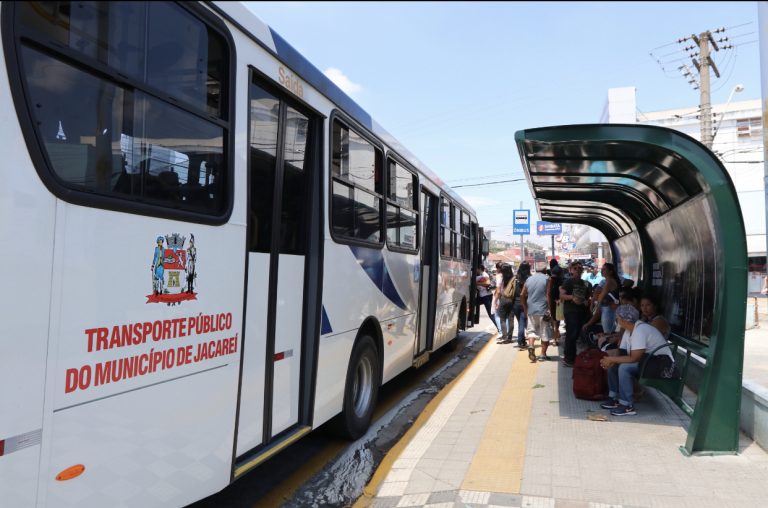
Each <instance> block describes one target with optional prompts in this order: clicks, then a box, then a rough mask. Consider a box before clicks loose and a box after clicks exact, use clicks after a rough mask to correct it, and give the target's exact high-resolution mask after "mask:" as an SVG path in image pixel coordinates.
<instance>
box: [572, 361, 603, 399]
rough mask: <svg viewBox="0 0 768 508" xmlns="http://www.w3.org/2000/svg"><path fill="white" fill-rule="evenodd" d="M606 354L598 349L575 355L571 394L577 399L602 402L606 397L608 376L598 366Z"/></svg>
mask: <svg viewBox="0 0 768 508" xmlns="http://www.w3.org/2000/svg"><path fill="white" fill-rule="evenodd" d="M604 356H607V354H606V353H605V352H604V351H600V350H599V349H587V350H586V351H582V352H581V353H580V354H578V355H576V361H575V362H573V394H574V395H575V396H576V398H577V399H584V400H603V399H605V398H607V397H608V376H607V373H606V371H605V369H603V368H602V367H601V366H600V359H601V358H603V357H604Z"/></svg>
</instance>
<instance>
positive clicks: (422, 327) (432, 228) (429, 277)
mask: <svg viewBox="0 0 768 508" xmlns="http://www.w3.org/2000/svg"><path fill="white" fill-rule="evenodd" d="M438 204H439V202H438V198H437V196H435V195H433V194H430V193H429V192H427V191H424V190H422V192H421V220H422V222H421V286H420V290H419V334H418V342H417V346H416V352H415V353H416V354H415V356H416V357H418V356H419V355H421V354H423V353H424V352H425V351H430V350H431V349H432V343H433V338H434V334H435V304H436V301H437V274H438V270H439V267H438V258H439V256H438V241H437V240H438V237H437V232H438V222H437V221H438V218H439V216H438Z"/></svg>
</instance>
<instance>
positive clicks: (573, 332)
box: [560, 261, 591, 367]
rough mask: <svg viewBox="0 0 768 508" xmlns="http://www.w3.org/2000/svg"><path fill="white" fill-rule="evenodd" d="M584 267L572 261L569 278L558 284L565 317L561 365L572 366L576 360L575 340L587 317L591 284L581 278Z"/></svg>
mask: <svg viewBox="0 0 768 508" xmlns="http://www.w3.org/2000/svg"><path fill="white" fill-rule="evenodd" d="M583 270H584V267H583V266H582V265H581V263H580V262H579V261H574V262H573V263H571V266H570V267H569V271H570V273H571V278H570V279H568V280H566V281H565V282H563V285H562V286H560V299H561V300H562V301H563V316H564V317H565V352H564V354H563V365H564V366H566V367H573V362H574V361H575V360H576V340H577V339H578V338H579V333H581V327H582V326H584V323H586V322H587V319H589V307H588V305H589V298H590V296H591V285H590V283H589V282H587V281H585V280H583V279H582V278H581V273H582V271H583Z"/></svg>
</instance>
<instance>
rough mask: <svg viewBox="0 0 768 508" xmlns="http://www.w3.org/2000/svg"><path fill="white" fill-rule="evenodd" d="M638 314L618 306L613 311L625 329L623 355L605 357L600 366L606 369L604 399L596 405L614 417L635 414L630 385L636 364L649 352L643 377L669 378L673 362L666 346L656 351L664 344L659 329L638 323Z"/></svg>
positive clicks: (623, 306)
mask: <svg viewBox="0 0 768 508" xmlns="http://www.w3.org/2000/svg"><path fill="white" fill-rule="evenodd" d="M639 318H640V312H639V311H638V310H637V309H636V308H635V307H633V306H631V305H620V306H619V308H618V309H616V320H617V321H618V322H619V326H620V327H621V328H622V329H624V330H625V332H624V337H625V339H626V348H627V354H626V355H624V356H605V357H603V358H602V359H601V360H600V365H601V366H602V367H603V368H604V369H606V370H608V390H609V392H608V399H607V400H606V401H605V402H603V403H602V404H600V407H602V408H603V409H610V410H611V414H612V415H614V416H627V415H634V414H637V412H636V411H635V406H634V383H635V379H636V378H637V375H638V371H639V369H640V362H641V361H642V360H643V359H644V357H645V356H646V355H650V354H651V352H653V356H652V357H650V358H649V359H648V360H647V361H648V365H647V366H646V374H647V375H648V377H658V378H670V377H672V373H673V372H674V367H675V362H674V358H673V357H672V352H671V351H670V349H669V348H668V347H666V348H664V347H662V348H660V349H657V348H659V346H662V345H664V344H666V343H667V341H666V340H665V339H664V336H663V335H662V334H661V332H660V331H659V330H657V329H656V328H655V327H653V326H651V325H650V324H648V323H645V322H643V321H640V320H639Z"/></svg>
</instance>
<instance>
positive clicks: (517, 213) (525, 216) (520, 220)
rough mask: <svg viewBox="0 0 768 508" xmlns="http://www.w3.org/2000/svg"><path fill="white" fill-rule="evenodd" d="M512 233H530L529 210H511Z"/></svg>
mask: <svg viewBox="0 0 768 508" xmlns="http://www.w3.org/2000/svg"><path fill="white" fill-rule="evenodd" d="M512 213H513V220H512V234H513V235H530V234H531V211H530V210H513V211H512Z"/></svg>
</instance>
